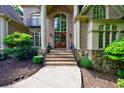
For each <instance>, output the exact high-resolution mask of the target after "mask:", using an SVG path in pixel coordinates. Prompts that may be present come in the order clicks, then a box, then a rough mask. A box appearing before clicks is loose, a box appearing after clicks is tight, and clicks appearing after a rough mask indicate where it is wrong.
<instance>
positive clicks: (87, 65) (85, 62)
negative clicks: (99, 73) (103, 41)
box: [81, 57, 92, 68]
mask: <svg viewBox="0 0 124 93" xmlns="http://www.w3.org/2000/svg"><path fill="white" fill-rule="evenodd" d="M81 66H83V67H85V68H91V67H92V62H91V60H90V59H89V58H87V57H82V58H81Z"/></svg>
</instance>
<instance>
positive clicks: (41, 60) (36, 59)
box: [33, 55, 43, 64]
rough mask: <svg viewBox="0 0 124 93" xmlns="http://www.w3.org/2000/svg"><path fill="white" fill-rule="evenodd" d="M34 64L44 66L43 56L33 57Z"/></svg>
mask: <svg viewBox="0 0 124 93" xmlns="http://www.w3.org/2000/svg"><path fill="white" fill-rule="evenodd" d="M33 62H34V63H35V64H42V62H43V56H42V55H39V56H34V57H33Z"/></svg>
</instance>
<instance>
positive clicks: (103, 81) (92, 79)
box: [81, 68, 117, 88]
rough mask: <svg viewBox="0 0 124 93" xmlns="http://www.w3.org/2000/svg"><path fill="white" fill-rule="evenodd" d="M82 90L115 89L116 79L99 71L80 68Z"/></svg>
mask: <svg viewBox="0 0 124 93" xmlns="http://www.w3.org/2000/svg"><path fill="white" fill-rule="evenodd" d="M81 73H82V85H83V87H84V88H115V87H116V80H117V77H116V76H115V75H113V74H109V73H104V72H101V71H96V70H90V69H85V68H81Z"/></svg>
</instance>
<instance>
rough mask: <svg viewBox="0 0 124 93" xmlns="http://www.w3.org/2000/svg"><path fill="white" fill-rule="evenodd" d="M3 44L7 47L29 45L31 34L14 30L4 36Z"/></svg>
mask: <svg viewBox="0 0 124 93" xmlns="http://www.w3.org/2000/svg"><path fill="white" fill-rule="evenodd" d="M4 44H5V45H7V46H9V47H15V46H16V47H17V46H18V47H21V46H31V44H32V36H31V35H29V34H26V33H19V32H14V33H13V34H11V35H7V36H6V37H5V38H4Z"/></svg>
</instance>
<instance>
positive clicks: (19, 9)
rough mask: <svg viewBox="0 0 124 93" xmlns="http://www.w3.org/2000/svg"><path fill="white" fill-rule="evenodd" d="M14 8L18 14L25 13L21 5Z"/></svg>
mask: <svg viewBox="0 0 124 93" xmlns="http://www.w3.org/2000/svg"><path fill="white" fill-rule="evenodd" d="M12 7H13V8H14V10H15V11H16V12H17V13H19V14H21V15H23V12H22V10H21V7H20V6H19V5H12Z"/></svg>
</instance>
